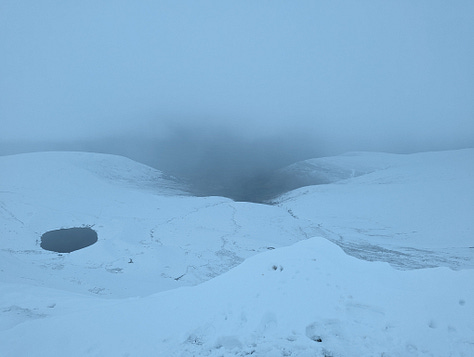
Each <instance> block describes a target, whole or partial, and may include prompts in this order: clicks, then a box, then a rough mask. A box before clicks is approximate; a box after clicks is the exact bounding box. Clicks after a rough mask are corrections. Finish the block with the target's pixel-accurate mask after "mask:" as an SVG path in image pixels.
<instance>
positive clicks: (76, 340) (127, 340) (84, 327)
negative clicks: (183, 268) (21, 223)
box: [0, 238, 474, 357]
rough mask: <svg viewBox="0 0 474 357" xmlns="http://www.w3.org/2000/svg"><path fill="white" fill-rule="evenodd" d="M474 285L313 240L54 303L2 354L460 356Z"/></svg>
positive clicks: (469, 274)
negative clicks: (182, 283) (236, 262)
mask: <svg viewBox="0 0 474 357" xmlns="http://www.w3.org/2000/svg"><path fill="white" fill-rule="evenodd" d="M473 279H474V271H473V270H463V271H458V272H455V271H452V270H449V269H448V268H437V269H423V270H412V271H399V270H395V269H393V268H391V267H390V266H389V265H388V264H386V263H373V262H365V261H361V260H357V259H355V258H352V257H350V256H347V255H346V254H345V253H344V252H343V251H342V250H341V249H340V248H338V247H337V246H335V245H334V244H332V243H330V242H328V241H326V240H324V239H322V238H314V239H310V240H306V241H304V242H301V243H297V244H295V245H293V246H291V247H288V248H280V249H276V250H274V251H271V252H267V253H262V254H260V255H257V256H256V257H253V258H249V259H248V260H246V261H245V262H244V263H243V264H241V265H240V266H238V267H236V268H235V269H233V270H231V271H230V272H228V273H225V274H223V275H221V276H219V277H217V278H215V279H213V280H211V281H209V282H206V283H203V284H201V285H198V286H195V287H191V288H181V289H175V290H171V291H168V292H163V293H159V294H157V295H152V296H149V297H146V298H141V299H125V300H122V301H111V300H105V301H107V303H106V304H104V301H97V302H96V301H87V303H88V304H89V307H88V308H86V307H85V302H84V301H82V300H83V299H82V300H79V302H78V305H81V307H82V308H81V309H79V308H77V310H76V311H71V310H73V309H72V308H71V307H70V306H69V307H68V311H67V312H63V313H62V314H56V313H55V309H61V308H63V309H66V308H65V307H63V306H62V305H64V303H63V302H62V300H63V297H62V296H55V295H51V297H50V298H49V300H44V302H43V305H44V304H45V303H48V304H49V308H48V309H47V310H48V311H45V312H44V313H43V315H41V316H37V317H36V318H35V319H31V320H30V321H27V322H24V323H22V324H19V325H17V326H15V327H13V328H10V329H8V330H6V331H3V333H1V334H0V346H2V347H0V348H1V349H2V350H3V352H4V354H5V355H8V356H33V355H48V356H65V355H67V356H86V355H90V356H234V355H235V356H246V355H254V356H466V357H467V356H471V355H472V352H473V351H474V339H473V332H474V320H473V319H472V316H473V315H474V290H473V289H472V285H471V284H469V283H470V282H472V281H473ZM19 291H20V292H21V293H22V295H24V294H26V293H27V292H23V291H21V290H19ZM29 298H30V299H32V300H33V299H34V296H29ZM25 341H28V343H25Z"/></svg>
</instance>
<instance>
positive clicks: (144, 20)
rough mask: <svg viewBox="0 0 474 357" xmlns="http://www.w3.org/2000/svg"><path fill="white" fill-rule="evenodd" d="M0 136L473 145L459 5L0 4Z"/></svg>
mask: <svg viewBox="0 0 474 357" xmlns="http://www.w3.org/2000/svg"><path fill="white" fill-rule="evenodd" d="M0 48H1V49H2V50H1V52H2V54H1V56H0V124H1V130H0V140H2V141H5V142H6V141H17V140H31V139H36V140H59V139H61V140H74V139H83V138H100V137H101V136H110V135H121V134H131V133H133V134H134V135H145V136H147V137H153V136H156V137H166V133H167V131H168V130H169V129H168V128H169V126H170V125H171V126H176V125H178V126H179V125H182V126H188V125H189V126H190V127H200V128H205V127H206V126H220V127H224V128H226V130H231V131H232V132H234V133H238V135H242V136H243V137H246V138H259V137H268V136H272V135H274V136H279V135H284V134H285V133H286V132H287V131H288V130H300V131H302V132H304V133H306V134H308V133H312V135H313V134H314V138H315V139H318V140H322V141H324V142H326V143H327V145H333V146H334V148H335V149H337V148H339V147H340V148H341V150H346V149H347V150H366V149H375V150H386V151H387V150H388V151H389V150H402V151H403V150H410V149H418V150H419V149H421V150H423V149H429V150H431V149H437V148H451V147H452V148H455V147H462V146H472V145H474V1H472V0H468V1H461V0H460V1H437V0H426V1H423V0H420V1H413V0H410V1H404V0H402V1H400V0H397V1H375V0H374V1H363V0H362V1H316V0H311V1H245V0H244V1H207V0H204V1H151V0H150V1H123V0H119V1H102V0H85V1H54V0H44V1H35V0H31V1H21V0H2V2H1V3H0Z"/></svg>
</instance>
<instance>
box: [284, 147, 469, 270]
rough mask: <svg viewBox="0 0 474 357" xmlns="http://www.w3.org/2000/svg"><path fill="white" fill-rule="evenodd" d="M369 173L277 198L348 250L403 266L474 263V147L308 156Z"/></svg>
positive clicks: (342, 168) (316, 162) (320, 162)
mask: <svg viewBox="0 0 474 357" xmlns="http://www.w3.org/2000/svg"><path fill="white" fill-rule="evenodd" d="M310 162H311V163H312V164H313V165H314V166H313V167H315V166H317V167H321V166H323V165H326V166H325V167H327V163H328V162H329V163H330V164H331V165H332V166H333V167H338V170H339V171H344V172H350V171H353V172H356V173H357V172H359V173H360V172H368V173H367V174H363V175H354V176H355V177H351V178H347V179H345V180H339V181H336V182H333V183H331V184H327V185H318V186H310V187H303V188H300V189H298V190H295V191H292V192H289V193H287V194H284V195H282V196H281V197H279V198H278V199H276V200H275V203H276V204H278V205H279V206H280V207H283V208H284V209H286V210H287V211H288V212H290V213H291V214H292V215H293V216H294V217H295V218H296V219H299V220H302V221H306V222H310V223H311V224H312V225H313V227H315V226H317V227H318V233H317V234H318V235H320V236H323V237H326V238H328V239H330V240H332V241H333V242H335V243H337V244H339V245H340V246H341V247H342V248H344V250H345V251H346V252H348V253H349V254H352V255H354V256H357V257H361V258H363V259H367V260H380V261H387V262H390V263H391V264H393V265H394V266H397V267H399V268H420V267H435V266H448V267H451V268H453V269H460V268H464V267H469V268H473V267H474V259H473V258H474V248H473V247H474V150H473V149H466V150H458V151H449V152H430V153H420V154H411V155H394V154H382V153H352V154H348V155H343V156H339V157H335V158H324V159H314V160H310Z"/></svg>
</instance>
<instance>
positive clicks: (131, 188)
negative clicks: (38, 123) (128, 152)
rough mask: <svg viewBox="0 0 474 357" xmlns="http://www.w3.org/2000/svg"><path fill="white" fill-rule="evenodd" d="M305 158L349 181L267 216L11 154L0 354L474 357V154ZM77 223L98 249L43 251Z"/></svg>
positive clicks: (0, 190) (282, 201) (168, 187)
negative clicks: (92, 234) (54, 235)
mask: <svg viewBox="0 0 474 357" xmlns="http://www.w3.org/2000/svg"><path fill="white" fill-rule="evenodd" d="M306 164H308V163H305V164H304V165H306ZM309 164H311V165H312V167H314V168H315V170H320V169H321V167H324V168H325V169H326V171H327V172H329V173H328V176H331V175H332V177H336V178H337V179H335V180H331V183H328V184H325V185H319V186H310V187H304V188H301V189H298V190H295V191H292V192H289V193H287V194H285V195H283V196H281V197H279V198H278V199H276V200H275V205H273V206H269V205H259V204H249V203H236V202H233V201H231V200H229V199H226V198H221V197H206V198H198V197H191V196H189V195H186V194H185V192H184V191H185V187H183V186H182V185H181V184H180V183H179V182H178V181H177V180H175V179H173V178H170V177H165V176H164V175H163V174H162V173H161V172H159V171H157V170H154V169H151V168H149V167H147V166H144V165H140V164H138V163H135V162H133V161H130V160H128V159H125V158H122V157H117V156H110V155H99V154H90V153H88V154H86V153H36V154H23V155H14V156H6V157H0V173H1V175H0V239H1V246H0V356H37V355H38V356H39V355H47V356H66V355H67V356H233V355H236V356H245V355H252V356H356V355H357V356H472V355H474V318H473V316H474V288H473V286H474V269H472V268H473V266H474V263H473V251H474V248H473V246H474V239H473V235H474V233H473V232H474V230H473V228H474V227H473V225H474V219H472V218H473V217H474V150H472V149H469V150H460V151H452V152H437V153H423V154H414V155H390V154H377V153H354V154H350V155H343V156H338V157H334V158H324V159H314V160H310V161H309ZM306 166H307V167H309V166H308V165H306ZM331 170H333V171H335V170H339V171H338V172H345V173H347V172H349V173H353V174H350V175H349V176H348V177H340V175H339V176H338V174H337V173H334V174H331ZM80 226H92V227H93V229H94V230H96V231H97V233H98V242H97V243H95V244H94V245H92V246H89V247H87V248H84V249H81V250H77V251H74V252H72V253H69V254H58V253H54V252H49V251H45V250H43V249H41V247H40V246H39V239H40V237H41V234H43V233H44V232H46V231H49V230H53V229H59V228H69V227H80ZM313 236H322V237H324V238H310V237H313ZM334 243H336V244H334ZM338 245H339V246H340V247H338ZM341 248H342V249H341ZM348 254H349V255H348ZM351 255H352V256H351ZM353 256H355V257H357V258H362V259H363V260H361V259H356V258H354V257H353ZM367 260H372V261H367ZM374 260H377V261H379V262H374ZM131 261H132V262H133V263H131ZM387 263H389V264H387ZM427 267H435V268H427ZM414 268H417V269H414ZM420 268H422V269H420Z"/></svg>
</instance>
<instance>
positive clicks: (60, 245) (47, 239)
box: [41, 227, 98, 253]
mask: <svg viewBox="0 0 474 357" xmlns="http://www.w3.org/2000/svg"><path fill="white" fill-rule="evenodd" d="M97 239H98V238H97V232H96V231H94V230H93V229H91V228H89V227H81V228H78V227H74V228H65V229H57V230H54V231H49V232H46V233H44V234H43V235H42V236H41V248H43V249H45V250H49V251H52V252H57V253H71V252H73V251H75V250H79V249H82V248H86V247H88V246H90V245H92V244H94V243H95V242H97Z"/></svg>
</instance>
